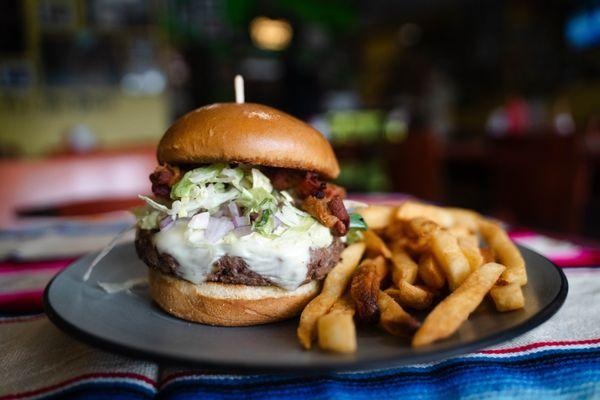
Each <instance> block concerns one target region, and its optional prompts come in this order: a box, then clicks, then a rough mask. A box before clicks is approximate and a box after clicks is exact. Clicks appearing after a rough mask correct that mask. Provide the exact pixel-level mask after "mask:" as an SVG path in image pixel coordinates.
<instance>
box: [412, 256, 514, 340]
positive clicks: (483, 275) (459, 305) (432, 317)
mask: <svg viewBox="0 0 600 400" xmlns="http://www.w3.org/2000/svg"><path fill="white" fill-rule="evenodd" d="M505 269H506V268H505V267H504V265H500V264H496V263H488V264H485V265H482V266H481V267H480V268H479V269H477V270H475V271H474V272H473V273H471V275H469V277H468V278H467V279H466V280H465V281H464V282H463V283H462V285H460V286H459V287H458V288H456V290H455V291H454V292H452V293H451V294H450V295H449V296H448V297H446V298H445V299H444V300H442V301H441V302H440V303H439V304H438V305H437V306H436V307H435V308H434V309H433V310H432V311H431V312H430V313H429V315H428V316H427V318H425V321H424V322H423V325H421V327H420V328H419V330H418V331H417V332H416V333H415V336H414V337H413V340H412V345H413V347H420V346H425V345H428V344H430V343H432V342H435V341H436V340H439V339H443V338H446V337H448V336H450V335H452V334H453V333H454V332H456V330H457V329H458V328H459V327H460V325H461V324H462V323H463V322H464V321H465V320H466V319H467V318H468V317H469V315H470V314H471V313H472V312H473V311H474V310H475V309H476V308H477V306H479V304H481V302H482V301H483V298H484V297H485V295H486V294H487V293H488V292H489V291H490V289H491V288H492V287H493V286H494V283H496V281H497V280H498V278H499V277H500V275H501V274H502V272H504V270H505Z"/></svg>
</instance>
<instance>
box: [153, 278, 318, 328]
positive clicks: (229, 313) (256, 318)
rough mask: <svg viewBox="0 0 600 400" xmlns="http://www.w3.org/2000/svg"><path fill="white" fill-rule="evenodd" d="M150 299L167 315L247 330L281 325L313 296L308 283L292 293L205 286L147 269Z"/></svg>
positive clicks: (312, 287)
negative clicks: (256, 326) (248, 328)
mask: <svg viewBox="0 0 600 400" xmlns="http://www.w3.org/2000/svg"><path fill="white" fill-rule="evenodd" d="M149 287H150V295H151V297H152V298H153V299H154V301H155V302H156V303H157V304H158V305H159V306H160V307H161V308H162V309H163V310H165V311H166V312H168V313H169V314H172V315H175V316H177V317H179V318H182V319H185V320H188V321H193V322H200V323H202V324H208V325H218V326H249V325H260V324H267V323H271V322H277V321H282V320H285V319H289V318H293V317H295V316H297V315H299V314H300V312H302V310H303V309H304V306H306V304H307V303H308V302H309V301H310V300H311V299H312V298H313V297H315V296H316V295H317V293H318V292H319V289H320V284H319V283H318V282H317V281H311V282H309V283H307V284H305V285H302V286H300V287H299V288H298V289H296V290H294V291H287V290H283V289H280V288H276V287H274V286H268V287H258V286H245V285H230V284H224V283H215V282H206V283H202V284H199V285H196V284H194V283H191V282H188V281H185V280H183V279H178V278H176V277H173V276H170V275H167V274H164V273H162V272H160V271H158V270H156V269H154V268H150V269H149Z"/></svg>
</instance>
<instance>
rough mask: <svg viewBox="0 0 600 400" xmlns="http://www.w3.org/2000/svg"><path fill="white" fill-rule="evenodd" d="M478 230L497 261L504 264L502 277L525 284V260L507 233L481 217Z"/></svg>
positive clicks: (511, 281)
mask: <svg viewBox="0 0 600 400" xmlns="http://www.w3.org/2000/svg"><path fill="white" fill-rule="evenodd" d="M479 230H480V231H481V234H482V235H483V237H484V239H485V241H486V242H487V244H488V246H490V247H491V248H492V249H493V250H494V253H496V257H497V259H498V262H500V263H501V264H504V265H505V266H506V271H504V273H503V274H502V279H504V280H505V281H507V282H508V283H513V282H518V283H519V285H521V286H523V285H526V284H527V270H526V268H525V260H523V256H522V255H521V252H519V249H517V246H515V244H514V243H513V242H512V240H510V238H509V237H508V234H507V233H506V232H505V231H504V229H502V228H501V227H500V225H498V224H496V223H494V222H491V221H488V220H485V219H481V220H480V221H479Z"/></svg>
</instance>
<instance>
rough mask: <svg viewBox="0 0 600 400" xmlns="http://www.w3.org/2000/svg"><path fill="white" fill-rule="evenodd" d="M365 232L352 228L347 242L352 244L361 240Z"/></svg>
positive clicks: (347, 236)
mask: <svg viewBox="0 0 600 400" xmlns="http://www.w3.org/2000/svg"><path fill="white" fill-rule="evenodd" d="M363 238H364V234H363V231H362V230H360V229H350V230H349V231H348V234H347V235H346V243H348V244H352V243H354V242H360V241H361V240H363Z"/></svg>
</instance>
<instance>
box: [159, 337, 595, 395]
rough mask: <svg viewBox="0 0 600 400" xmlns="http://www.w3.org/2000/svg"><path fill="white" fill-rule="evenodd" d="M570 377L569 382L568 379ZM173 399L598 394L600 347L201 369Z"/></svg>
mask: <svg viewBox="0 0 600 400" xmlns="http://www.w3.org/2000/svg"><path fill="white" fill-rule="evenodd" d="M565 376H568V377H569V380H568V384H565V380H564V377H565ZM159 393H160V394H161V396H163V397H164V398H168V399H178V400H183V399H192V398H202V399H235V398H240V397H244V398H246V399H262V398H272V397H285V398H286V399H305V398H311V399H372V398H399V397H402V398H407V399H411V400H412V399H449V398H467V399H468V398H475V399H480V398H495V399H502V398H507V399H514V398H531V399H534V398H535V399H554V398H557V399H571V398H600V348H593V349H579V350H548V351H542V352H537V353H535V354H533V355H526V356H523V355H520V356H515V357H503V358H494V357H489V356H482V357H466V358H465V357H460V358H454V359H451V360H447V361H444V362H441V363H437V364H434V365H431V366H426V367H421V368H415V367H412V368H399V369H393V370H385V371H380V372H367V373H348V374H330V375H318V376H297V375H285V376H279V377H276V376H262V375H254V376H245V377H236V378H222V377H211V376H210V375H196V376H189V377H180V378H177V379H174V380H173V381H171V382H168V383H166V384H165V385H164V386H163V387H162V388H161V390H160V391H159Z"/></svg>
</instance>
